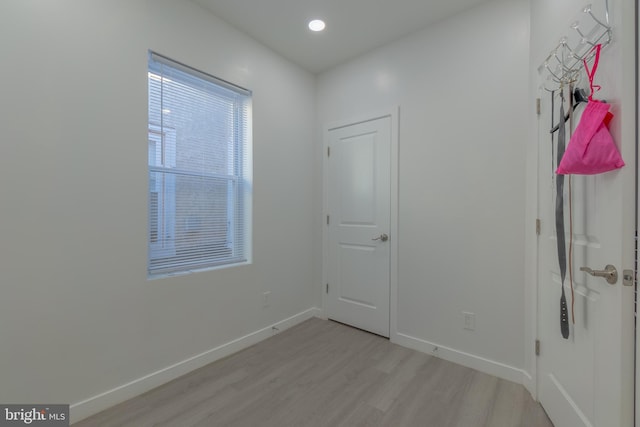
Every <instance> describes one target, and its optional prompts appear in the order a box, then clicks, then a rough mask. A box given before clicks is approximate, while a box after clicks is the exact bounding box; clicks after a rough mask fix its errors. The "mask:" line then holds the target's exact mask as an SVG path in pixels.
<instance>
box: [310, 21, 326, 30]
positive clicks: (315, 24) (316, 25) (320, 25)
mask: <svg viewBox="0 0 640 427" xmlns="http://www.w3.org/2000/svg"><path fill="white" fill-rule="evenodd" d="M324 27H326V25H325V23H324V21H323V20H322V19H314V20H313V21H310V22H309V29H310V30H311V31H322V30H324Z"/></svg>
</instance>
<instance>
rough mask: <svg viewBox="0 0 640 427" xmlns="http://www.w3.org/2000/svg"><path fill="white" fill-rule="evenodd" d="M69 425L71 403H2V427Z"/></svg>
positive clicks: (60, 426)
mask: <svg viewBox="0 0 640 427" xmlns="http://www.w3.org/2000/svg"><path fill="white" fill-rule="evenodd" d="M5 426H6V427H9V426H11V427H15V426H34V427H69V405H1V404H0V427H5Z"/></svg>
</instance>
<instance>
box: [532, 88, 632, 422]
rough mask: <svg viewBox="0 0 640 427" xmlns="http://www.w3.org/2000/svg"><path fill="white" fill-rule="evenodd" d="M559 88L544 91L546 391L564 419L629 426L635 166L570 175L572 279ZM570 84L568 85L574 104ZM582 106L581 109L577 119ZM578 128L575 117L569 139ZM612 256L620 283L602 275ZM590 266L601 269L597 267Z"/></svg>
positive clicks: (541, 180) (541, 363) (541, 372)
mask: <svg viewBox="0 0 640 427" xmlns="http://www.w3.org/2000/svg"><path fill="white" fill-rule="evenodd" d="M559 93H560V91H559V90H556V91H555V92H553V93H551V92H549V91H546V90H544V89H543V90H541V92H540V99H541V111H540V113H541V114H540V116H539V132H538V134H539V141H538V145H539V156H538V217H539V218H540V221H541V222H540V224H541V227H540V235H539V237H538V273H537V275H538V290H537V292H538V316H537V317H538V339H539V340H540V348H539V350H540V351H539V353H540V354H539V357H538V370H537V374H538V398H539V400H540V403H541V404H542V406H543V407H544V409H545V410H546V411H547V413H548V415H549V417H550V418H551V420H552V421H553V423H554V424H555V425H556V426H557V427H565V426H566V427H570V426H571V427H573V426H594V427H595V426H598V427H609V426H622V425H627V424H626V422H627V421H625V420H629V419H630V418H629V411H632V409H633V408H632V406H631V407H630V405H629V399H630V398H631V396H633V379H632V378H633V375H634V373H633V369H630V370H629V361H630V358H631V361H632V360H633V359H632V357H633V336H632V334H631V335H630V334H629V332H630V331H633V323H632V322H633V313H632V310H633V288H632V287H627V286H625V285H624V278H623V276H624V270H625V268H626V269H629V268H633V266H629V265H628V264H627V265H625V264H624V263H625V262H627V263H628V260H626V258H625V255H624V251H625V250H626V249H625V248H626V247H627V246H628V245H627V242H628V239H630V238H631V239H632V238H633V236H629V232H630V230H628V229H626V227H625V226H624V224H623V222H624V221H623V220H622V218H623V216H624V215H623V209H624V207H625V201H624V194H625V192H627V190H626V189H625V179H626V177H625V173H629V171H621V170H619V171H613V172H607V173H604V174H600V175H589V176H584V175H573V176H566V177H565V180H564V197H563V198H564V202H563V203H562V204H563V207H564V228H565V233H564V235H565V237H564V239H565V241H566V256H567V258H566V260H567V269H566V277H565V280H564V283H562V280H561V277H562V275H561V271H560V267H559V266H560V262H559V259H558V251H559V249H558V246H559V245H558V238H559V236H558V234H557V227H556V209H557V207H556V201H557V199H558V194H557V187H556V184H557V179H558V176H557V175H556V174H555V168H556V166H557V163H556V154H557V152H556V151H555V150H557V147H558V135H557V133H556V134H555V135H554V140H553V142H552V140H551V133H550V129H551V127H552V126H551V122H552V118H551V117H552V110H551V106H552V105H553V106H554V111H553V117H554V118H555V124H557V122H558V121H559V120H560V119H559V117H560V111H559V110H560V108H559V107H560V104H561V103H562V99H561V97H560V96H559ZM568 93H569V89H568V88H565V89H564V95H565V101H564V110H565V111H567V110H568V106H569V102H568V99H569V97H568ZM552 96H553V97H554V100H553V103H552V100H551V97H552ZM582 109H583V107H578V109H577V110H576V112H575V117H574V122H575V123H577V122H578V121H579V119H580V112H581V111H582ZM614 125H615V124H614ZM569 134H570V131H569V125H568V124H567V142H569ZM617 142H618V144H620V141H617ZM552 159H553V161H552ZM631 172H633V171H631ZM631 233H632V234H633V231H631ZM561 234H562V233H560V235H561ZM627 255H628V254H627ZM627 258H628V257H627ZM608 265H611V266H613V267H614V268H615V269H616V270H617V274H618V278H617V280H615V281H614V280H611V281H610V282H613V283H610V282H609V281H607V278H606V277H601V275H602V276H604V275H605V273H604V271H605V270H606V269H607V266H608ZM581 268H584V269H591V270H592V271H594V272H595V274H596V276H592V275H590V274H588V273H587V272H585V271H581ZM608 268H611V267H608ZM571 283H573V286H571ZM562 287H564V293H565V295H566V304H567V317H568V323H569V336H568V338H565V337H563V335H562V333H561V326H560V317H561V303H560V301H561V293H562V292H561V290H562Z"/></svg>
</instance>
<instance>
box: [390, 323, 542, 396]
mask: <svg viewBox="0 0 640 427" xmlns="http://www.w3.org/2000/svg"><path fill="white" fill-rule="evenodd" d="M391 341H392V342H394V343H395V344H398V345H401V346H404V347H408V348H411V349H413V350H417V351H421V352H423V353H427V354H431V355H432V356H436V357H439V358H441V359H444V360H448V361H449V362H453V363H457V364H458V365H462V366H466V367H467V368H472V369H476V370H478V371H481V372H484V373H486V374H490V375H494V376H496V377H498V378H502V379H504V380H508V381H513V382H514V383H518V384H525V383H528V382H529V379H530V375H528V374H527V373H526V372H525V371H523V370H522V369H518V368H515V367H513V366H509V365H506V364H504V363H500V362H496V361H494V360H490V359H485V358H484V357H480V356H476V355H473V354H469V353H465V352H463V351H459V350H455V349H452V348H449V347H445V346H442V345H439V344H436V343H432V342H429V341H425V340H422V339H420V338H415V337H412V336H410V335H405V334H401V333H399V332H398V333H396V334H395V335H394V336H393V337H392V339H391Z"/></svg>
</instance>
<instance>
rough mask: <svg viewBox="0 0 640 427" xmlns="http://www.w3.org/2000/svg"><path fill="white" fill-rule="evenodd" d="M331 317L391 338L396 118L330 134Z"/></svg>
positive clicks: (329, 284) (329, 302)
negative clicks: (393, 127) (393, 124)
mask: <svg viewBox="0 0 640 427" xmlns="http://www.w3.org/2000/svg"><path fill="white" fill-rule="evenodd" d="M328 143H329V157H328V168H327V172H328V179H327V184H328V188H327V192H328V210H327V212H328V213H329V217H328V225H327V227H328V251H327V252H328V254H327V257H328V258H327V263H328V265H327V270H326V272H327V273H326V277H327V283H328V285H327V294H328V295H327V299H326V302H327V304H326V310H327V317H329V318H331V319H334V320H337V321H339V322H343V323H346V324H349V325H353V326H355V327H358V328H361V329H364V330H367V331H370V332H373V333H376V334H379V335H382V336H385V337H388V336H389V294H390V239H394V238H395V236H392V235H390V212H391V205H390V200H391V199H390V188H391V181H390V178H391V174H390V170H391V168H390V166H391V157H390V155H391V118H390V117H389V116H387V117H382V118H378V119H373V120H368V121H363V122H359V123H356V124H352V125H348V126H342V127H339V128H334V129H330V130H329V132H328Z"/></svg>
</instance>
